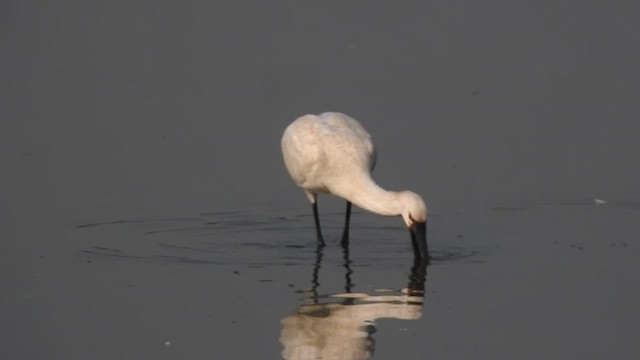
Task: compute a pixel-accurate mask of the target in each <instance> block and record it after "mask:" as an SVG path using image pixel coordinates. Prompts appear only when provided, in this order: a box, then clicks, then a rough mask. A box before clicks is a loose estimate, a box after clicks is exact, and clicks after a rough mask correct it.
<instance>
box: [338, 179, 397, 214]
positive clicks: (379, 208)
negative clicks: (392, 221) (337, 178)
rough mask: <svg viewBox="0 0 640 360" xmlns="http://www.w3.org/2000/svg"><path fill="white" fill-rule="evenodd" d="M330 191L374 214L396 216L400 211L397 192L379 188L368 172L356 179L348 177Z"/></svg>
mask: <svg viewBox="0 0 640 360" xmlns="http://www.w3.org/2000/svg"><path fill="white" fill-rule="evenodd" d="M331 192H332V193H333V194H335V195H338V196H340V197H342V198H344V199H346V200H348V201H350V202H352V203H353V204H355V205H356V206H358V207H360V208H362V209H364V210H367V211H371V212H374V213H376V214H380V215H385V216H396V215H400V214H401V213H402V209H401V206H400V204H399V202H398V196H397V194H398V193H397V192H395V191H387V190H385V189H383V188H381V187H380V186H378V185H377V184H376V183H375V182H374V181H373V179H371V177H370V176H368V174H363V175H362V176H360V177H358V178H357V180H356V181H354V178H350V180H349V181H347V182H345V183H344V185H343V186H338V187H337V188H335V189H331Z"/></svg>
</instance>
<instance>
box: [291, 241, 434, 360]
mask: <svg viewBox="0 0 640 360" xmlns="http://www.w3.org/2000/svg"><path fill="white" fill-rule="evenodd" d="M321 261H322V251H321V250H319V251H318V257H317V261H316V266H315V268H314V273H313V280H312V283H313V288H312V289H311V290H310V291H309V292H308V293H307V294H308V295H309V298H308V300H309V301H310V302H311V304H305V305H301V306H298V307H297V308H296V310H295V313H294V314H293V315H290V316H287V317H285V318H283V319H282V321H281V323H282V333H281V334H280V342H281V343H282V345H283V346H284V350H283V351H282V356H283V358H284V359H287V360H307V359H324V360H330V359H340V360H348V359H369V358H370V357H371V356H372V355H373V353H374V350H375V340H374V339H373V337H372V334H373V333H374V332H375V321H376V320H377V319H381V318H391V319H402V320H416V319H419V318H420V317H421V316H422V304H423V302H424V287H425V282H426V265H425V264H420V263H418V262H416V263H415V264H414V265H413V266H412V267H411V275H410V277H409V285H408V286H407V288H405V289H402V290H401V291H393V290H377V291H375V292H373V293H371V294H364V293H354V292H351V278H350V275H351V273H352V271H351V269H350V267H349V264H350V261H349V260H348V250H345V268H346V270H347V272H346V276H345V278H346V285H345V292H344V293H341V294H333V295H329V296H323V297H321V298H320V297H319V296H318V295H317V292H316V289H317V287H318V285H319V282H318V270H319V269H320V266H321Z"/></svg>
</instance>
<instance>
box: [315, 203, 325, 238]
mask: <svg viewBox="0 0 640 360" xmlns="http://www.w3.org/2000/svg"><path fill="white" fill-rule="evenodd" d="M313 200H314V201H313V203H312V206H313V217H314V219H315V221H316V234H317V235H318V246H324V244H325V243H324V238H322V231H321V230H320V217H319V216H318V201H317V200H316V199H315V197H314V199H313Z"/></svg>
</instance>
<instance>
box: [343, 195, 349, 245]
mask: <svg viewBox="0 0 640 360" xmlns="http://www.w3.org/2000/svg"><path fill="white" fill-rule="evenodd" d="M350 220H351V202H350V201H347V214H346V217H345V219H344V230H343V231H342V241H341V243H342V245H343V246H344V245H349V221H350Z"/></svg>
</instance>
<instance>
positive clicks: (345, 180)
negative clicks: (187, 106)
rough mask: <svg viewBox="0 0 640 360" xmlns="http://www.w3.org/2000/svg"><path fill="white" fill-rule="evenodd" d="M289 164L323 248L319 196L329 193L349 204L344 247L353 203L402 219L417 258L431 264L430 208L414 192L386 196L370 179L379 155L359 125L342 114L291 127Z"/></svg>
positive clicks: (285, 141)
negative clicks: (428, 221) (305, 198)
mask: <svg viewBox="0 0 640 360" xmlns="http://www.w3.org/2000/svg"><path fill="white" fill-rule="evenodd" d="M282 153H283V156H284V163H285V165H286V167H287V170H288V171H289V174H290V175H291V177H292V178H293V181H295V183H296V184H297V185H298V186H299V187H301V188H302V189H303V190H304V191H305V193H306V194H307V196H308V197H309V201H311V204H312V206H313V210H314V217H315V221H316V231H317V236H318V243H319V245H324V240H323V237H322V232H321V230H320V222H319V217H318V208H317V196H318V194H320V193H330V194H333V195H335V196H338V197H340V198H343V199H345V200H347V213H346V221H345V228H344V232H343V238H342V242H343V244H346V243H347V242H348V236H349V217H350V212H351V203H354V204H356V205H357V206H359V207H361V208H363V209H365V210H368V211H371V212H374V213H377V214H380V215H386V216H396V215H400V216H402V218H403V219H404V222H405V224H406V225H407V227H408V228H409V230H410V231H411V234H412V243H413V246H414V250H415V251H416V256H419V257H420V258H422V259H424V260H426V259H427V258H428V251H427V244H426V221H427V207H426V205H425V202H424V200H422V197H420V195H418V194H415V193H413V192H410V191H400V192H395V191H387V190H384V189H382V188H381V187H379V186H378V185H376V183H375V182H374V181H373V179H371V171H372V170H373V168H374V166H375V164H376V150H375V147H374V145H373V142H372V140H371V135H369V133H368V132H367V131H366V130H365V129H364V127H362V125H360V123H359V122H358V121H356V120H355V119H353V118H351V117H349V116H347V115H345V114H341V113H335V112H326V113H323V114H320V115H305V116H302V117H300V118H298V119H296V120H295V121H294V122H293V123H291V124H290V125H289V126H288V127H287V128H286V130H285V131H284V134H283V135H282Z"/></svg>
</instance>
